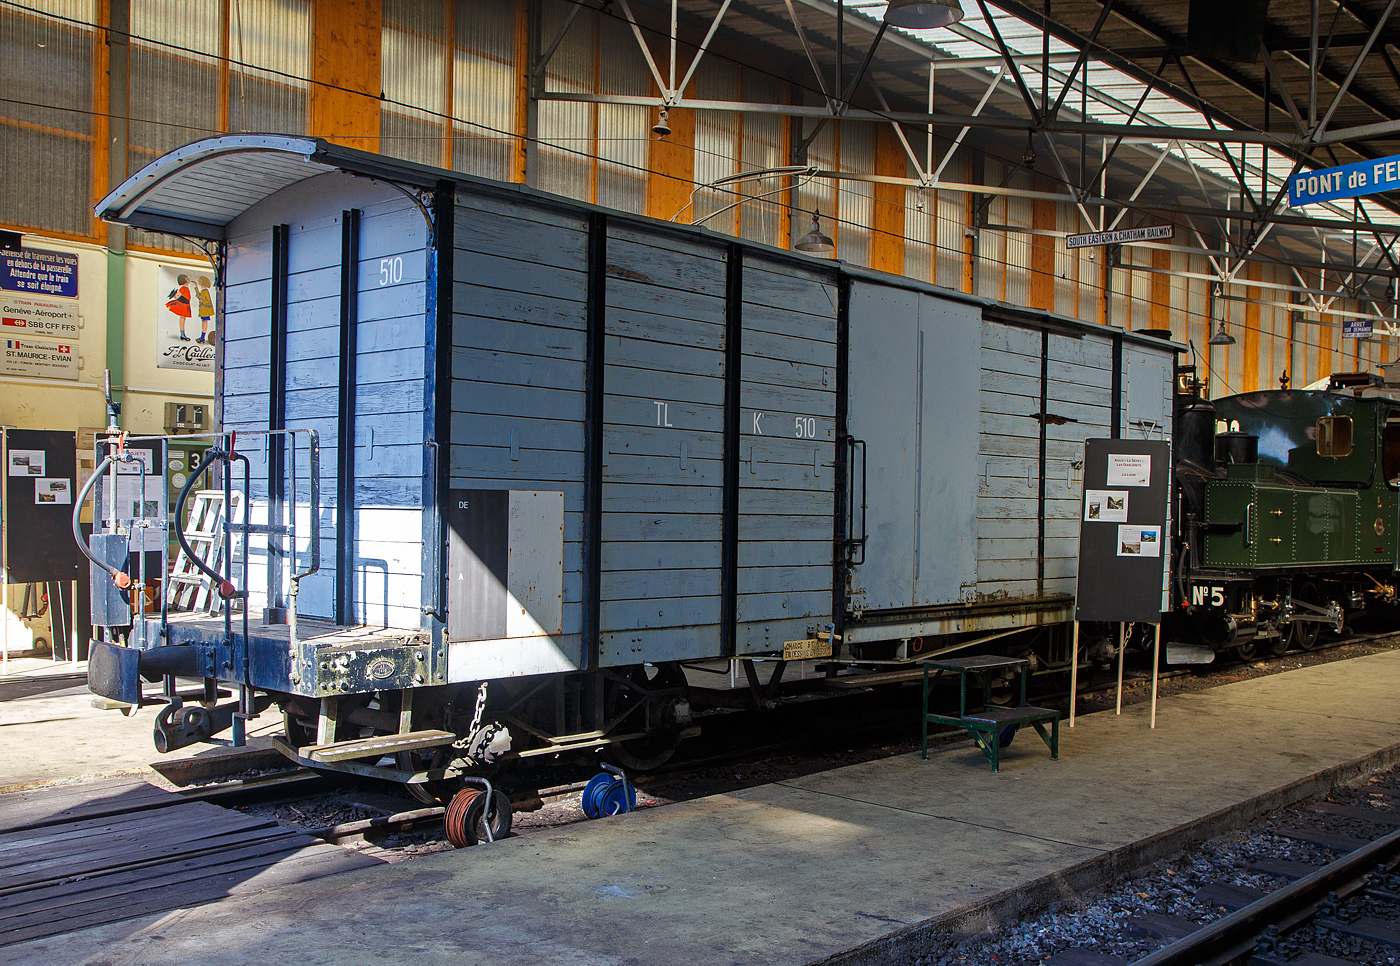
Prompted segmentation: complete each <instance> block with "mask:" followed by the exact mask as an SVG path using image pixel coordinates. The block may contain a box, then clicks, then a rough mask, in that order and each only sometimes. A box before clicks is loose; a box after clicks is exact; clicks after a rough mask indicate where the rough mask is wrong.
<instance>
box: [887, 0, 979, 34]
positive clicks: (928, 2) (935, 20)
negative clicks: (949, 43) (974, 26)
mask: <svg viewBox="0 0 1400 966" xmlns="http://www.w3.org/2000/svg"><path fill="white" fill-rule="evenodd" d="M962 18H963V8H962V6H961V5H960V4H959V3H958V0H890V5H889V6H888V7H887V8H886V9H885V23H887V24H892V25H894V26H896V27H903V28H904V29H905V30H928V29H931V28H933V27H946V26H948V25H949V24H955V23H957V22H958V21H959V20H961V19H962Z"/></svg>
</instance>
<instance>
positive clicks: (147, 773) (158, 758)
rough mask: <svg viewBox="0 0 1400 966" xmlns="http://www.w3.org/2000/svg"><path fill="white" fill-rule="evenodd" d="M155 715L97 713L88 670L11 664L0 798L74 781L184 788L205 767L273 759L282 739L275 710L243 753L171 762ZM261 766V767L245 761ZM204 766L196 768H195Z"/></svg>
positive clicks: (1, 696) (215, 751)
mask: <svg viewBox="0 0 1400 966" xmlns="http://www.w3.org/2000/svg"><path fill="white" fill-rule="evenodd" d="M157 710H158V708H156V707H146V708H142V709H141V710H140V711H138V712H137V713H136V714H135V715H133V716H132V717H130V718H128V717H126V716H125V715H123V714H122V713H121V712H120V711H99V710H98V709H97V708H94V707H93V706H92V692H91V691H89V690H88V689H87V662H85V661H84V662H79V663H76V664H74V663H70V662H68V661H52V660H49V659H48V658H35V657H29V658H11V659H10V661H9V662H8V673H6V674H4V675H3V676H0V791H3V790H5V789H12V788H14V787H17V786H24V785H33V784H38V783H43V782H54V781H65V780H68V779H71V778H75V777H84V778H90V777H95V776H99V775H124V774H129V775H135V776H139V777H142V778H145V779H146V780H147V781H151V782H154V783H156V784H164V785H169V784H172V782H171V781H170V780H169V779H168V778H167V775H168V776H171V777H173V778H174V782H173V784H182V783H184V782H185V781H186V780H188V779H189V778H190V777H193V778H195V779H197V778H199V777H201V773H202V772H204V771H207V770H208V769H207V768H205V767H203V763H204V762H208V761H210V760H212V759H215V758H220V757H223V756H225V755H228V754H231V753H232V754H245V753H248V752H271V753H272V754H271V755H263V756H262V757H263V758H266V759H267V760H278V759H275V758H273V757H272V756H273V755H275V754H276V753H275V752H272V743H271V736H272V735H279V734H281V733H282V716H281V715H280V714H277V709H276V708H273V709H272V713H269V714H264V715H263V716H262V717H261V718H259V719H258V720H257V721H254V722H252V726H251V727H250V728H249V737H250V739H251V740H250V741H249V743H248V746H247V747H246V748H242V749H234V748H221V747H211V746H209V745H193V746H191V747H189V748H180V749H177V750H176V751H173V752H171V753H169V754H167V755H162V754H161V753H160V752H158V751H156V748H155V744H154V743H153V741H152V739H151V731H152V729H153V728H154V727H155V720H156V711H157ZM247 760H250V761H256V759H247ZM195 763H199V764H195Z"/></svg>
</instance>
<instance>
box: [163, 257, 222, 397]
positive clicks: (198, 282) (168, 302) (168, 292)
mask: <svg viewBox="0 0 1400 966" xmlns="http://www.w3.org/2000/svg"><path fill="white" fill-rule="evenodd" d="M213 275H214V271H213V269H212V268H208V269H198V268H182V267H177V266H171V265H161V266H160V267H159V268H158V269H157V275H156V279H157V282H156V295H157V302H158V305H157V309H156V311H157V313H158V314H157V319H158V321H157V323H156V347H157V352H159V359H158V361H157V363H156V364H157V366H158V367H159V368H161V369H198V370H202V371H205V372H213V371H214V341H215V339H216V338H218V332H217V330H216V328H215V320H216V315H215V312H214V308H215V298H216V296H215V290H214V282H213Z"/></svg>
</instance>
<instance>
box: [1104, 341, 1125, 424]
mask: <svg viewBox="0 0 1400 966" xmlns="http://www.w3.org/2000/svg"><path fill="white" fill-rule="evenodd" d="M1112 405H1113V410H1112V412H1111V413H1109V425H1108V437H1109V439H1119V438H1121V437H1122V435H1123V429H1122V427H1121V426H1120V425H1119V424H1120V423H1121V422H1122V421H1123V336H1122V335H1121V334H1119V335H1115V336H1114V337H1113V404H1112Z"/></svg>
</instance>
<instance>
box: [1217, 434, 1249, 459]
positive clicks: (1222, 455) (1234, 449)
mask: <svg viewBox="0 0 1400 966" xmlns="http://www.w3.org/2000/svg"><path fill="white" fill-rule="evenodd" d="M1215 461H1216V462H1217V463H1257V462H1259V437H1258V436H1254V435H1251V434H1249V433H1217V434H1216V436H1215Z"/></svg>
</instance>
